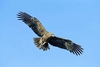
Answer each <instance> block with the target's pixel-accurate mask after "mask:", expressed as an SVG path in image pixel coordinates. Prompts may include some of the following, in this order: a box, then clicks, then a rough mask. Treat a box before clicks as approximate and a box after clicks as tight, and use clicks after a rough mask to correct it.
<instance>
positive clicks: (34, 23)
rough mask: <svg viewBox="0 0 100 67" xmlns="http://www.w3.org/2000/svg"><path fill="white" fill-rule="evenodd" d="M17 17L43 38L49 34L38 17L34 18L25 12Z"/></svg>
mask: <svg viewBox="0 0 100 67" xmlns="http://www.w3.org/2000/svg"><path fill="white" fill-rule="evenodd" d="M17 16H18V19H19V20H22V21H23V22H25V23H26V24H27V25H28V26H29V27H30V28H31V29H32V30H33V31H34V32H35V33H36V34H37V35H38V36H40V37H41V36H43V34H44V33H45V32H47V31H46V30H45V28H44V27H43V26H42V24H41V23H40V21H39V20H38V19H37V18H36V17H32V16H30V15H29V14H27V13H25V12H19V13H18V14H17Z"/></svg>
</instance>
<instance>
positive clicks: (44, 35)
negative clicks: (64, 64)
mask: <svg viewBox="0 0 100 67" xmlns="http://www.w3.org/2000/svg"><path fill="white" fill-rule="evenodd" d="M17 17H18V19H19V20H22V21H23V22H24V23H26V24H27V25H28V26H29V27H30V28H31V29H32V30H33V31H34V32H35V33H36V34H37V35H38V36H39V37H37V38H33V40H34V44H35V45H36V46H37V47H38V48H39V49H42V50H47V49H50V47H49V44H51V45H52V46H55V47H59V48H62V49H65V50H68V51H70V52H71V53H73V54H76V55H80V54H82V52H83V48H82V47H81V46H80V45H78V44H76V43H74V42H72V41H71V40H69V39H64V38H60V37H57V36H55V35H54V34H52V33H50V32H48V31H47V30H46V29H45V28H44V27H43V25H42V24H41V23H40V21H39V20H38V19H37V18H36V17H32V16H31V15H29V14H28V13H26V12H19V13H18V14H17Z"/></svg>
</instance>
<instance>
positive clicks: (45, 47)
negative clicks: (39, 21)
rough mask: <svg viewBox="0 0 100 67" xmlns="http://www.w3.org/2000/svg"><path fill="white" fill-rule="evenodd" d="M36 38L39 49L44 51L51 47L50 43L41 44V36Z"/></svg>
mask: <svg viewBox="0 0 100 67" xmlns="http://www.w3.org/2000/svg"><path fill="white" fill-rule="evenodd" d="M33 40H34V44H35V45H36V47H38V48H39V49H42V50H43V51H45V50H47V49H50V48H49V45H48V43H45V44H44V45H40V44H39V41H40V38H33Z"/></svg>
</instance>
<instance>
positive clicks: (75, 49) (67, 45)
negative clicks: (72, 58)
mask: <svg viewBox="0 0 100 67" xmlns="http://www.w3.org/2000/svg"><path fill="white" fill-rule="evenodd" d="M49 44H51V45H52V46H55V47H59V48H62V49H66V50H68V51H70V52H71V53H73V54H76V55H80V54H82V52H83V48H82V47H81V46H80V45H78V44H75V43H73V42H72V41H71V40H68V39H63V38H59V37H56V36H55V37H51V38H50V39H49Z"/></svg>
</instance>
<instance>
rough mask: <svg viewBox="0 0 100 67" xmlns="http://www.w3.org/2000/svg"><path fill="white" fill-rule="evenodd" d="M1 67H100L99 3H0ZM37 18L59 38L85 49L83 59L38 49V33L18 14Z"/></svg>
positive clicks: (55, 0)
mask: <svg viewBox="0 0 100 67" xmlns="http://www.w3.org/2000/svg"><path fill="white" fill-rule="evenodd" d="M0 10H1V11H0V16H1V19H0V22H1V24H0V30H1V32H0V41H1V42H0V67H100V50H99V49H100V30H99V29H100V1H99V0H0ZM19 11H24V12H27V13H29V14H30V15H32V16H35V17H37V18H38V19H39V20H40V21H41V23H42V24H43V26H44V27H45V28H46V29H47V30H48V31H50V32H52V33H54V34H55V35H56V36H59V37H62V38H68V39H70V40H72V41H73V42H75V43H77V44H79V45H81V46H82V47H83V48H84V53H83V54H82V55H81V56H75V55H73V54H72V53H69V52H68V51H66V50H63V49H59V48H57V47H53V46H50V50H48V51H42V50H39V49H38V48H36V46H35V45H34V43H33V38H34V37H37V35H36V34H34V33H33V31H32V30H31V29H30V28H29V27H28V26H27V25H26V24H24V23H23V22H22V21H19V20H17V18H16V17H17V16H16V14H17V13H18V12H19Z"/></svg>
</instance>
